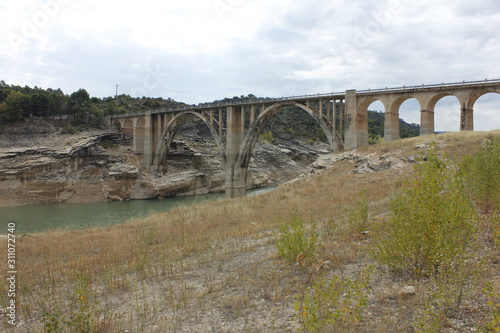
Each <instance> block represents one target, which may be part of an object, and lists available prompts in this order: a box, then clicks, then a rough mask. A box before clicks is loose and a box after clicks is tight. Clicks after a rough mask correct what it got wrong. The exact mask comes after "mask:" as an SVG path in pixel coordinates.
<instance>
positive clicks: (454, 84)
mask: <svg viewBox="0 0 500 333" xmlns="http://www.w3.org/2000/svg"><path fill="white" fill-rule="evenodd" d="M486 83H491V84H495V83H500V79H493V80H488V79H484V80H482V81H462V82H452V83H444V82H443V83H438V84H422V85H420V86H416V85H415V86H402V87H393V88H387V87H386V88H381V89H368V90H358V91H356V93H357V94H367V93H368V94H369V93H376V92H385V91H405V90H415V89H432V88H454V87H459V86H466V85H476V84H486Z"/></svg>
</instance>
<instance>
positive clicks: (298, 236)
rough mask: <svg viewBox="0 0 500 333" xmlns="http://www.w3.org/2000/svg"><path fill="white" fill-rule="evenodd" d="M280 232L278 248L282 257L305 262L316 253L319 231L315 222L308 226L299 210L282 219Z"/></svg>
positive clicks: (293, 261)
mask: <svg viewBox="0 0 500 333" xmlns="http://www.w3.org/2000/svg"><path fill="white" fill-rule="evenodd" d="M279 230H280V233H279V235H278V237H277V240H276V248H277V249H278V254H279V256H280V257H281V258H283V259H286V260H288V261H290V262H292V263H295V262H299V263H303V262H305V261H306V260H308V259H310V258H311V257H312V256H313V255H314V251H315V245H316V241H317V239H318V233H317V231H316V226H315V225H314V224H313V225H311V226H310V227H307V225H306V223H305V221H304V218H303V217H302V216H300V215H299V214H298V213H297V212H293V213H292V214H291V216H290V217H289V218H288V219H287V220H285V221H282V222H281V224H280V227H279Z"/></svg>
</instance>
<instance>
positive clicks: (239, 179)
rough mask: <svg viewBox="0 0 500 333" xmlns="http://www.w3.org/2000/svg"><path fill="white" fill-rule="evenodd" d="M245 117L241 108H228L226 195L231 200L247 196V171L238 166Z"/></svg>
mask: <svg viewBox="0 0 500 333" xmlns="http://www.w3.org/2000/svg"><path fill="white" fill-rule="evenodd" d="M244 125H245V117H244V111H243V109H242V107H241V106H229V107H228V108H227V135H226V161H225V162H226V165H225V167H226V195H227V196H228V197H229V198H236V197H244V196H245V194H246V170H245V169H244V167H243V166H242V165H239V164H238V160H239V154H240V152H241V144H242V142H243V135H244V130H245V128H244Z"/></svg>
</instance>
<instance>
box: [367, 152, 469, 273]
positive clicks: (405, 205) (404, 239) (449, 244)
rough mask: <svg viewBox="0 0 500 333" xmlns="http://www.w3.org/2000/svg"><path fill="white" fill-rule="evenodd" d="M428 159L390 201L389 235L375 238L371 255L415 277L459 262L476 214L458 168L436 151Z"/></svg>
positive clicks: (466, 245) (465, 247) (430, 153)
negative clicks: (375, 244)
mask: <svg viewBox="0 0 500 333" xmlns="http://www.w3.org/2000/svg"><path fill="white" fill-rule="evenodd" d="M427 159H428V160H427V162H423V163H421V164H419V165H418V167H417V173H416V175H415V177H414V178H413V179H411V180H409V181H408V183H407V184H406V188H405V189H404V190H403V193H402V194H401V195H400V196H398V197H396V198H395V199H393V200H392V216H391V217H390V218H389V219H388V220H387V234H386V235H381V237H380V238H379V241H378V244H377V250H376V253H375V256H376V257H377V259H378V260H379V261H380V262H381V263H383V264H386V265H388V266H389V267H390V268H391V269H393V270H394V271H396V272H400V273H409V274H410V275H411V276H413V277H417V278H418V277H425V276H431V275H433V274H435V273H438V271H439V267H440V266H441V265H442V264H443V263H447V262H453V261H454V260H455V259H457V258H460V257H463V256H464V255H465V254H466V253H467V250H468V249H469V248H470V247H471V245H472V243H473V241H474V236H475V229H474V225H473V223H472V221H473V219H474V212H473V209H472V207H471V205H470V203H469V201H468V200H467V198H466V197H465V195H464V194H463V184H462V179H461V178H460V177H459V176H458V175H457V172H456V171H455V170H456V168H455V167H454V166H453V165H451V163H450V162H449V161H448V160H442V159H441V158H439V157H438V155H437V153H436V151H435V147H433V148H431V150H430V152H429V154H428V157H427Z"/></svg>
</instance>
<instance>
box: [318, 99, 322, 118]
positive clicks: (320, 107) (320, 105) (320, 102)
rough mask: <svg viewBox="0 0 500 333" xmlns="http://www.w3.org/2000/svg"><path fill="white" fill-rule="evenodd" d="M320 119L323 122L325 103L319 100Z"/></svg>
mask: <svg viewBox="0 0 500 333" xmlns="http://www.w3.org/2000/svg"><path fill="white" fill-rule="evenodd" d="M319 119H320V120H321V121H323V101H322V100H319Z"/></svg>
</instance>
